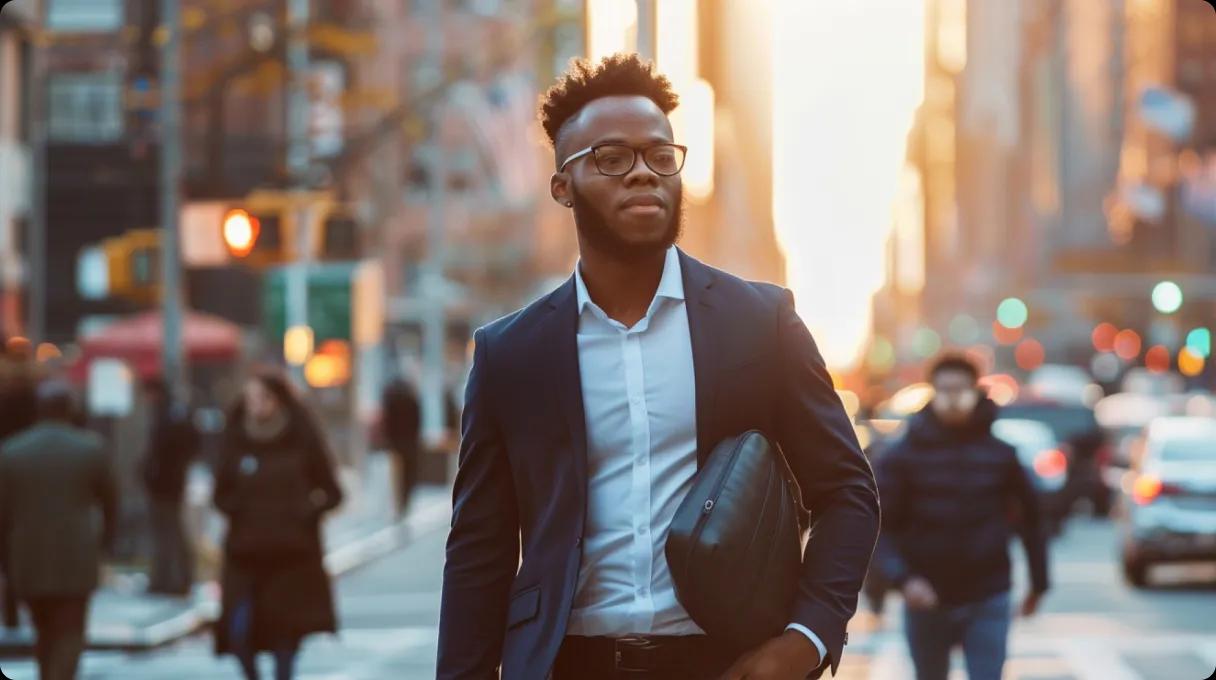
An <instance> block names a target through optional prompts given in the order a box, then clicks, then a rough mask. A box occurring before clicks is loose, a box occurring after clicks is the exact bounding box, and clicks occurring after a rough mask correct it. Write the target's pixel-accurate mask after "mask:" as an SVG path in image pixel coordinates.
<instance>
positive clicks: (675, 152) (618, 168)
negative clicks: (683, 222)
mask: <svg viewBox="0 0 1216 680" xmlns="http://www.w3.org/2000/svg"><path fill="white" fill-rule="evenodd" d="M687 153H688V147H686V146H681V145H679V144H652V145H650V146H646V147H642V148H640V149H639V148H634V147H632V146H626V145H624V144H596V145H595V146H589V147H587V148H586V149H583V150H582V151H579V152H578V153H575V154H572V155H571V156H570V157H569V158H567V159H566V160H565V161H564V162H563V163H562V164H561V167H559V168H558V169H557V171H558V172H562V171H563V170H565V169H566V166H567V165H570V163H571V162H573V161H576V160H578V159H580V158H582V157H583V156H586V155H588V154H590V155H591V157H592V158H594V159H595V168H596V169H597V170H599V171H600V174H601V175H607V176H609V177H620V176H621V175H628V174H629V172H630V171H631V170H633V166H634V165H636V164H637V162H638V155H639V154H641V156H642V162H644V163H645V164H646V167H648V168H650V169H651V170H653V171H654V172H655V174H657V175H662V176H664V177H670V176H672V175H675V174H677V173H679V172H680V170H681V168H683V167H684V156H685V155H686V154H687Z"/></svg>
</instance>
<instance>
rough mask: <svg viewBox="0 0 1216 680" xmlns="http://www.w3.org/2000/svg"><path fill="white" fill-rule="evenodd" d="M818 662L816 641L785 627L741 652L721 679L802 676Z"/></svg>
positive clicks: (767, 679) (793, 679) (779, 679)
mask: <svg viewBox="0 0 1216 680" xmlns="http://www.w3.org/2000/svg"><path fill="white" fill-rule="evenodd" d="M821 663H823V659H820V658H819V650H818V649H817V648H816V647H815V643H813V642H811V641H810V639H809V638H807V636H805V635H803V634H802V633H799V632H798V631H796V630H787V631H785V632H784V633H782V634H781V635H779V636H777V637H775V638H773V639H771V640H769V641H768V642H766V643H764V644H763V645H761V646H760V647H759V648H757V649H755V650H753V651H751V652H748V653H747V654H744V655H743V656H742V657H741V658H740V659H739V660H738V661H736V662H735V665H734V666H731V667H730V670H728V671H726V675H723V676H722V679H721V680H744V679H746V680H803V679H804V678H805V677H806V676H807V675H809V674H810V673H811V671H813V670H815V669H816V668H819V665H820V664H821Z"/></svg>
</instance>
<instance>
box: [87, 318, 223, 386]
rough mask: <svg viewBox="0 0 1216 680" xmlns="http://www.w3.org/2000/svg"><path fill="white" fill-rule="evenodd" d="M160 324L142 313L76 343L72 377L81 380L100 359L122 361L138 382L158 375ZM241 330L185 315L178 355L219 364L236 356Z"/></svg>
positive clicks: (159, 363) (162, 332)
mask: <svg viewBox="0 0 1216 680" xmlns="http://www.w3.org/2000/svg"><path fill="white" fill-rule="evenodd" d="M163 345H164V321H163V320H162V317H161V313H160V312H159V311H155V312H145V313H143V314H138V315H136V316H132V317H128V318H126V319H123V320H121V321H116V322H114V323H112V324H110V325H109V326H106V327H105V328H104V329H102V330H101V331H100V332H98V333H95V334H93V335H90V336H88V337H86V338H84V339H83V340H82V341H81V343H80V348H81V356H80V360H79V361H78V362H76V364H75V366H73V367H72V375H73V377H74V378H75V379H77V380H84V378H85V377H86V376H87V375H88V368H89V363H90V362H91V361H92V360H93V359H98V358H101V357H106V358H115V359H122V360H124V361H126V362H127V363H128V364H130V366H131V369H132V371H134V373H135V374H136V376H138V377H139V379H141V380H146V379H148V378H153V377H156V376H159V375H160V372H161V348H162V347H163ZM240 349H241V330H240V328H239V327H237V325H236V324H234V323H232V322H230V321H226V320H224V319H221V318H219V317H217V316H212V315H210V314H203V313H200V312H186V313H185V315H184V316H183V318H182V353H183V355H184V356H185V357H186V359H187V360H188V361H191V362H222V361H230V360H232V359H235V358H236V357H237V356H238V355H239V354H240Z"/></svg>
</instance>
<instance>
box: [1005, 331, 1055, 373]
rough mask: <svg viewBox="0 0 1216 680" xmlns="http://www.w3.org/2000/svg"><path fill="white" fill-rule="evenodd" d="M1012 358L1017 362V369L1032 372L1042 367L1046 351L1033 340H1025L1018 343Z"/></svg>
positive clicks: (1039, 343)
mask: <svg viewBox="0 0 1216 680" xmlns="http://www.w3.org/2000/svg"><path fill="white" fill-rule="evenodd" d="M1013 358H1014V360H1015V361H1017V363H1018V368H1020V369H1022V370H1023V371H1033V370H1034V369H1036V368H1038V367H1039V366H1042V365H1043V361H1044V360H1045V359H1046V358H1047V351H1046V350H1044V349H1043V343H1041V342H1039V341H1038V340H1035V339H1034V338H1026V339H1025V340H1023V341H1021V342H1019V343H1018V346H1017V349H1015V350H1014V351H1013Z"/></svg>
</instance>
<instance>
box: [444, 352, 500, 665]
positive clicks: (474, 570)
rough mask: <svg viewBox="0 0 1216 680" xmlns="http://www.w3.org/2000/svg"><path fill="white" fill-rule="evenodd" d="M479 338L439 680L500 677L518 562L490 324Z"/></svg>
mask: <svg viewBox="0 0 1216 680" xmlns="http://www.w3.org/2000/svg"><path fill="white" fill-rule="evenodd" d="M474 341H475V345H474V347H475V348H474V351H473V368H472V372H471V373H470V375H469V380H468V384H467V386H466V388H465V409H464V415H463V419H462V423H461V441H460V460H459V463H460V465H459V469H458V471H457V473H456V481H455V485H454V489H453V491H452V529H451V533H449V534H448V541H447V560H446V562H445V564H444V568H443V596H442V604H441V606H440V614H439V660H438V669H437V678H438V679H439V680H456V679H457V678H462V679H469V678H497V677H498V672H497V668H498V666H499V664H500V663H501V660H502V647H503V637H504V635H505V633H506V619H507V599H508V593H509V592H510V589H511V583H512V582H513V580H514V578H515V571H516V569H517V568H518V566H519V554H520V552H519V511H518V507H517V504H516V498H515V486H514V483H513V482H512V478H511V470H510V465H509V463H508V461H507V454H506V447H505V444H504V442H503V439H502V434H501V432H500V430H499V428H498V426H497V424H496V423H495V421H494V414H493V413H492V410H491V398H490V394H491V389H490V384H489V382H490V368H489V366H488V360H487V355H488V353H489V350H488V348H487V342H486V333H485V330H484V329H481V330H478V331H477V332H476V333H475V334H474Z"/></svg>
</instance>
